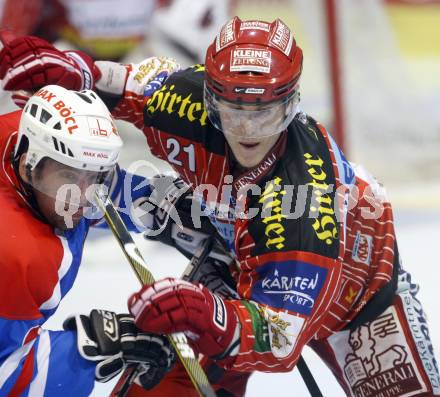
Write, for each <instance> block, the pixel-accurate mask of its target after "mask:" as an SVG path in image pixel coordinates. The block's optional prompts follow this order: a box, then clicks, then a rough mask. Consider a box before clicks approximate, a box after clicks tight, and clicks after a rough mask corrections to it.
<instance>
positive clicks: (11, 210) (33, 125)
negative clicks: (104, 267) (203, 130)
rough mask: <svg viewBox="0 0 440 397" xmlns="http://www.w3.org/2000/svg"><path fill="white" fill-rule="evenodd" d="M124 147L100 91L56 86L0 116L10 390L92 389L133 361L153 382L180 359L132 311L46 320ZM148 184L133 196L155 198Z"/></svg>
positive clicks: (1, 352) (118, 182)
mask: <svg viewBox="0 0 440 397" xmlns="http://www.w3.org/2000/svg"><path fill="white" fill-rule="evenodd" d="M121 148H122V140H121V138H120V137H119V134H118V131H117V130H116V128H115V125H114V123H113V120H112V117H111V115H110V113H109V111H108V109H107V108H106V106H105V105H104V103H103V102H102V101H101V99H100V98H99V97H98V96H97V95H96V94H95V93H93V92H92V91H87V90H85V91H81V92H77V91H68V90H66V89H65V88H62V87H59V86H53V85H51V86H46V87H43V88H41V89H40V90H38V91H37V92H36V94H35V95H33V96H32V97H31V99H30V100H29V102H28V104H27V106H26V107H25V109H24V110H23V111H17V112H13V113H9V114H6V115H3V116H0V152H1V161H2V166H1V167H0V206H1V209H2V217H1V219H2V221H1V226H2V237H1V239H0V252H1V255H0V269H1V274H2V275H1V277H0V395H2V396H19V395H29V396H30V395H39V396H54V397H55V396H88V395H89V394H90V393H91V391H92V389H93V385H94V381H95V380H97V381H100V382H106V381H107V380H109V379H111V378H113V377H114V376H116V375H117V374H118V373H120V372H121V370H122V369H123V368H124V367H125V366H127V365H128V363H132V362H134V363H141V364H143V365H144V366H143V368H144V371H143V373H142V371H141V375H139V376H138V378H137V381H136V382H137V383H138V384H139V385H141V386H143V387H145V388H151V387H153V386H154V385H155V384H156V383H157V382H159V381H160V379H161V378H162V377H163V375H164V374H165V373H166V372H167V371H168V369H169V368H170V367H171V366H172V364H173V361H174V353H173V350H172V349H171V348H170V346H169V344H168V342H167V339H166V338H164V337H161V336H156V335H152V334H146V333H141V332H138V330H137V329H136V327H135V326H134V324H133V320H132V317H131V316H129V315H127V314H125V315H122V314H116V313H113V312H110V311H104V310H92V311H91V313H90V315H89V316H85V315H77V316H74V317H70V318H68V319H67V320H66V321H65V323H64V328H65V329H64V330H63V331H50V330H47V329H44V328H43V327H42V325H43V323H44V322H45V321H46V320H47V319H49V318H50V317H51V316H52V314H54V312H55V311H56V309H57V307H58V305H59V304H60V302H61V300H62V299H63V298H64V296H65V295H66V293H67V292H68V291H69V290H70V288H71V287H72V285H73V283H74V280H75V277H76V275H77V272H78V268H79V265H80V263H81V256H82V251H83V246H84V241H85V238H86V236H87V233H88V230H89V227H90V226H92V225H93V224H94V222H96V219H93V218H96V215H95V216H94V217H92V216H88V215H89V214H88V213H87V212H86V210H87V209H88V210H92V209H93V205H92V203H91V198H92V197H93V193H94V191H95V189H97V188H100V187H102V185H105V186H106V187H107V186H109V184H110V182H111V183H112V189H113V190H115V191H117V190H118V189H119V190H120V189H121V187H122V182H123V180H124V176H125V175H126V174H125V172H124V171H121V170H120V169H119V168H118V167H117V160H118V157H119V152H120V150H121ZM110 179H112V180H110ZM133 179H134V181H135V182H134V183H136V184H138V183H139V181H141V180H143V179H141V178H140V177H136V176H132V177H131V179H130V180H133ZM144 186H145V188H142V189H139V192H138V193H136V192H133V193H132V194H142V195H143V196H145V195H148V194H149V191H148V190H149V186H148V185H147V184H144ZM133 197H135V196H133ZM129 205H130V203H124V202H123V199H121V201H120V202H119V206H120V208H124V207H128V206H129ZM122 215H123V216H125V214H124V213H123V214H122ZM125 220H126V222H127V223H128V225H129V226H130V227H131V228H132V229H133V228H134V225H133V224H130V223H129V222H128V220H129V218H128V217H126V218H125ZM103 260H105V258H104V257H103ZM109 330H110V331H111V332H110V331H109ZM127 341H129V342H127Z"/></svg>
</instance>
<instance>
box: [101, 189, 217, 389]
mask: <svg viewBox="0 0 440 397" xmlns="http://www.w3.org/2000/svg"><path fill="white" fill-rule="evenodd" d="M95 198H96V200H97V203H98V205H99V207H100V208H101V209H102V211H103V212H104V217H105V219H106V221H107V223H108V225H109V227H110V229H111V231H112V232H113V234H114V236H115V237H116V240H118V243H119V245H120V246H121V248H122V250H123V252H124V254H125V256H126V258H127V259H128V262H129V263H130V265H131V267H132V269H133V271H134V272H135V274H136V276H137V278H138V280H139V281H140V282H141V284H142V285H145V284H152V283H153V282H154V277H153V275H152V274H151V272H150V271H149V270H148V267H147V264H146V263H145V261H144V259H143V257H142V255H141V253H140V251H139V249H138V248H137V246H136V244H135V242H134V240H133V238H132V237H131V235H130V233H129V231H128V230H127V228H126V226H125V224H124V222H123V221H122V219H121V217H120V216H119V214H118V212H117V211H116V209H115V207H114V205H113V203H112V201H111V200H110V198H109V197H107V196H106V195H104V194H103V192H102V191H97V192H96V194H95ZM168 338H169V341H170V343H171V345H172V346H173V347H174V349H175V351H176V353H177V355H178V356H179V358H180V361H181V362H182V364H183V366H184V367H185V369H186V371H187V373H188V375H189V377H190V379H191V381H192V383H193V385H194V387H195V388H196V390H197V391H198V393H199V394H200V396H202V397H216V394H215V392H214V390H213V388H212V387H211V385H210V384H209V381H208V378H207V376H206V374H205V372H204V371H203V368H202V367H201V365H200V363H199V362H198V360H197V358H196V357H195V354H194V352H193V350H192V349H191V347H190V345H189V344H188V340H187V339H186V336H185V334H183V333H181V332H180V333H176V334H172V335H168ZM135 372H136V367H134V368H133V369H131V370H130V374H128V375H127V376H125V378H126V379H127V381H128V382H130V381H132V380H133V379H134V377H135ZM127 381H126V382H127ZM118 384H119V383H118ZM127 391H128V387H127V388H126V390H121V391H118V394H116V396H118V397H122V396H124V394H121V393H122V392H124V393H126V392H127ZM112 395H114V394H112Z"/></svg>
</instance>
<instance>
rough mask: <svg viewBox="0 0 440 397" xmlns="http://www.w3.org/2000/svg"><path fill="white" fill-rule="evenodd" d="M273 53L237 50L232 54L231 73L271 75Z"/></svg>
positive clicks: (247, 49)
mask: <svg viewBox="0 0 440 397" xmlns="http://www.w3.org/2000/svg"><path fill="white" fill-rule="evenodd" d="M271 57H272V52H271V51H269V50H256V49H254V48H243V47H242V48H236V49H235V50H233V51H232V52H231V64H230V67H229V70H230V71H231V72H260V73H270V64H271Z"/></svg>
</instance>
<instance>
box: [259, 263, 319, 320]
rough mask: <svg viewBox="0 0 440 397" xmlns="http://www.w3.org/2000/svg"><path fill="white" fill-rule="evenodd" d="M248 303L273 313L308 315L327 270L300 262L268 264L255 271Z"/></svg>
mask: <svg viewBox="0 0 440 397" xmlns="http://www.w3.org/2000/svg"><path fill="white" fill-rule="evenodd" d="M257 273H258V275H259V278H258V280H257V281H256V282H255V284H254V286H253V288H252V300H255V301H256V302H258V303H263V304H266V305H269V306H272V307H274V308H277V309H286V310H289V311H292V312H297V313H300V314H303V315H305V316H308V315H310V313H311V311H312V310H313V307H314V305H315V301H316V298H317V297H318V295H319V293H320V292H321V289H322V287H323V285H324V282H325V279H326V277H327V269H325V268H322V267H319V266H316V265H312V264H310V263H307V262H302V261H295V260H291V261H283V262H269V263H267V264H265V265H263V266H261V267H259V268H258V269H257Z"/></svg>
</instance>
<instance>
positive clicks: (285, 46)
mask: <svg viewBox="0 0 440 397" xmlns="http://www.w3.org/2000/svg"><path fill="white" fill-rule="evenodd" d="M276 23H277V24H276V28H275V31H274V32H273V34H272V36H271V38H270V40H269V43H271V44H272V45H274V46H275V47H276V48H279V49H280V50H281V51H283V52H284V54H286V55H287V56H289V53H290V50H291V49H292V44H293V35H292V32H291V31H290V29H289V27H288V26H287V25H285V24H284V23H283V22H281V21H280V20H279V19H278V20H277V21H276Z"/></svg>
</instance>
